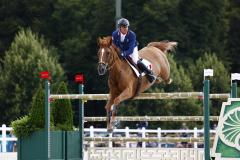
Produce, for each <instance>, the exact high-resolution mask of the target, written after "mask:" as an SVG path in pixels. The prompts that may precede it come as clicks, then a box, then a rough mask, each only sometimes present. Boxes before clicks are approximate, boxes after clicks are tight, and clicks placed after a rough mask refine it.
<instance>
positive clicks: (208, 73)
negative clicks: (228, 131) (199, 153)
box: [203, 69, 213, 160]
mask: <svg viewBox="0 0 240 160" xmlns="http://www.w3.org/2000/svg"><path fill="white" fill-rule="evenodd" d="M211 76H213V70H212V69H204V81H203V84H204V85H203V93H204V94H203V110H204V159H205V160H210V159H211V157H210V124H209V122H210V121H209V94H210V93H209V92H210V91H209V90H210V82H209V79H208V78H209V77H211Z"/></svg>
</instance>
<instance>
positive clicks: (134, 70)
mask: <svg viewBox="0 0 240 160" xmlns="http://www.w3.org/2000/svg"><path fill="white" fill-rule="evenodd" d="M140 60H141V61H142V62H143V63H144V64H145V65H146V66H147V68H148V69H150V70H152V64H151V63H150V62H149V61H148V60H146V59H143V58H140ZM126 61H127V62H128V64H129V66H130V67H131V68H132V70H133V72H134V73H135V75H136V76H137V77H140V76H144V75H145V74H146V73H145V72H142V71H141V70H140V69H139V68H138V66H137V64H135V63H134V62H133V61H132V59H131V58H130V57H128V58H126Z"/></svg>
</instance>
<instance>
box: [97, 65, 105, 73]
mask: <svg viewBox="0 0 240 160" xmlns="http://www.w3.org/2000/svg"><path fill="white" fill-rule="evenodd" d="M105 73H106V65H105V64H99V65H98V74H99V75H104V74H105Z"/></svg>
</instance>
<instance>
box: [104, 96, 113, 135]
mask: <svg viewBox="0 0 240 160" xmlns="http://www.w3.org/2000/svg"><path fill="white" fill-rule="evenodd" d="M113 100H114V99H113V98H110V99H109V100H108V102H107V104H106V106H105V109H106V115H107V117H106V118H107V130H108V132H112V130H113V129H112V124H111V117H112V111H111V106H112V105H113Z"/></svg>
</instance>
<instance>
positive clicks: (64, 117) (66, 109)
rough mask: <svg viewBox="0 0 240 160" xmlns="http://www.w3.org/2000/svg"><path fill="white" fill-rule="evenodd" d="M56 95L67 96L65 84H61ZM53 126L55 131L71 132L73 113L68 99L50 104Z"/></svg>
mask: <svg viewBox="0 0 240 160" xmlns="http://www.w3.org/2000/svg"><path fill="white" fill-rule="evenodd" d="M57 94H68V91H67V86H66V83H64V82H61V83H60V84H59V88H58V91H57ZM52 114H53V117H54V124H55V126H56V127H57V129H61V130H73V111H72V105H71V102H70V100H69V99H57V100H54V102H53V104H52Z"/></svg>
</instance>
